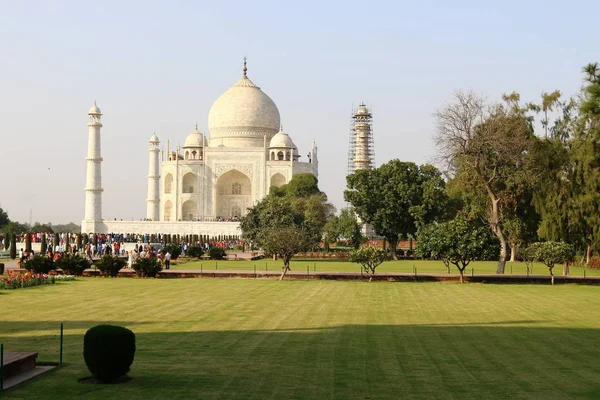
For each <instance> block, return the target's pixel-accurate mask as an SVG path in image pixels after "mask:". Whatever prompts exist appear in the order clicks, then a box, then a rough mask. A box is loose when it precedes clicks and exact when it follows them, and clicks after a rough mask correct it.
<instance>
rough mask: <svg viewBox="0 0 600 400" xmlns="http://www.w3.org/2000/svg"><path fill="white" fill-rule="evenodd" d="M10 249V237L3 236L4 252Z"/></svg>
mask: <svg viewBox="0 0 600 400" xmlns="http://www.w3.org/2000/svg"><path fill="white" fill-rule="evenodd" d="M9 247H10V236H9V235H4V250H8V249H9Z"/></svg>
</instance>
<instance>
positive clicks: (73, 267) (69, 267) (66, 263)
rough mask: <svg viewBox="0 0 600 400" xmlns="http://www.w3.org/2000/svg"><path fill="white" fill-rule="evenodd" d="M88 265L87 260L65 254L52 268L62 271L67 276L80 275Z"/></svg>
mask: <svg viewBox="0 0 600 400" xmlns="http://www.w3.org/2000/svg"><path fill="white" fill-rule="evenodd" d="M90 265H91V264H90V262H89V260H87V259H86V258H83V257H81V256H80V255H79V254H74V255H71V254H65V255H63V256H62V257H60V258H59V259H58V260H56V261H55V262H54V267H55V268H56V269H58V268H60V269H62V270H63V272H64V273H65V274H67V275H81V274H83V271H84V270H86V269H88V268H89V267H90Z"/></svg>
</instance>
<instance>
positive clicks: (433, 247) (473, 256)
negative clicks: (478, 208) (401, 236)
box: [417, 217, 499, 282]
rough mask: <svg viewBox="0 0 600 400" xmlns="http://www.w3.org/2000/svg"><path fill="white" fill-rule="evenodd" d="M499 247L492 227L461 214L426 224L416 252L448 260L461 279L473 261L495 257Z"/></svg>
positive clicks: (420, 234) (461, 279)
mask: <svg viewBox="0 0 600 400" xmlns="http://www.w3.org/2000/svg"><path fill="white" fill-rule="evenodd" d="M498 250H499V246H498V240H497V239H496V238H495V237H494V236H492V234H491V233H490V231H489V229H487V228H486V227H484V226H481V225H480V224H478V223H476V222H475V221H467V220H465V219H463V218H461V217H457V218H454V219H453V220H451V221H447V222H442V223H440V224H437V225H433V226H429V227H424V229H422V230H421V231H420V233H419V237H418V241H417V251H419V252H420V254H421V255H422V256H424V257H427V256H429V257H431V258H437V259H441V260H444V259H445V260H447V262H449V263H450V264H453V265H454V266H456V268H457V269H458V272H459V273H460V281H461V282H464V273H465V269H466V268H467V266H468V265H469V264H470V263H471V261H476V260H487V259H490V258H493V257H495V256H496V255H497V254H498Z"/></svg>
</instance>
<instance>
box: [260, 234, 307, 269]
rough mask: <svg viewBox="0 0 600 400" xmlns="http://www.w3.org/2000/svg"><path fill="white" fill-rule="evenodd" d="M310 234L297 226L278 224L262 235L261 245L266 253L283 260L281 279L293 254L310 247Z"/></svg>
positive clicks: (288, 266) (288, 267)
mask: <svg viewBox="0 0 600 400" xmlns="http://www.w3.org/2000/svg"><path fill="white" fill-rule="evenodd" d="M311 236H312V235H311V234H310V233H308V232H306V231H304V230H303V229H302V228H300V227H297V226H280V227H276V228H273V229H270V230H269V231H268V233H267V234H266V235H265V236H264V238H263V242H262V246H263V249H264V251H265V252H266V253H268V254H275V255H277V256H279V257H280V258H281V259H282V260H283V267H281V276H280V277H279V280H283V278H284V277H285V275H286V273H287V272H288V271H290V270H291V268H290V260H291V259H292V257H293V256H294V254H296V253H298V252H300V251H307V250H308V249H310V247H311V245H312V244H313V242H312V237H311Z"/></svg>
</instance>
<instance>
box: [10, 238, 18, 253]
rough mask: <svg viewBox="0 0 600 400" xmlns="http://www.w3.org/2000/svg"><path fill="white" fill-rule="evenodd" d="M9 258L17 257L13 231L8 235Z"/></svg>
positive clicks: (15, 239)
mask: <svg viewBox="0 0 600 400" xmlns="http://www.w3.org/2000/svg"><path fill="white" fill-rule="evenodd" d="M10 258H12V259H13V260H14V259H15V258H17V235H15V234H14V233H12V234H11V235H10Z"/></svg>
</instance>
